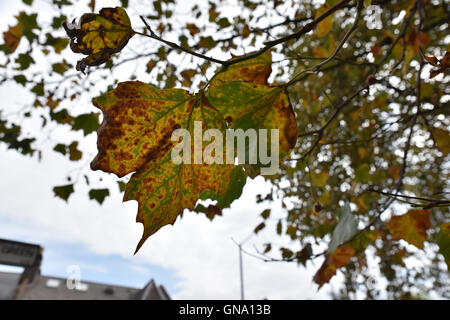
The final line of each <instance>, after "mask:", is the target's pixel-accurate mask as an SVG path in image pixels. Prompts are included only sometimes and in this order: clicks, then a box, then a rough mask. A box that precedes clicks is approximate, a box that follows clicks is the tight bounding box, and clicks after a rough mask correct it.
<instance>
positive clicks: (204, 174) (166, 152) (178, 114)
mask: <svg viewBox="0 0 450 320" xmlns="http://www.w3.org/2000/svg"><path fill="white" fill-rule="evenodd" d="M94 104H95V105H96V106H97V107H98V108H100V109H101V110H102V112H103V114H104V120H103V123H102V124H101V126H100V128H99V130H98V155H97V156H96V158H95V159H94V160H93V161H92V163H91V168H92V169H93V170H98V169H100V170H103V171H106V172H112V173H115V174H116V175H118V176H119V177H122V176H124V175H126V174H128V173H131V172H134V174H133V175H132V176H131V179H130V181H129V182H128V184H127V186H126V189H125V195H124V201H128V200H137V201H138V202H139V211H138V216H137V221H138V222H141V223H142V224H143V225H144V235H143V236H142V239H141V241H140V242H139V244H138V247H137V250H138V249H139V248H140V247H141V246H142V244H143V243H144V241H145V240H146V239H147V238H148V237H149V236H150V235H152V234H153V233H155V232H156V231H157V230H158V229H160V228H161V227H163V226H164V225H167V224H173V223H174V222H175V220H176V218H177V216H178V215H180V214H181V213H182V212H183V210H184V209H189V210H192V209H194V207H195V204H196V202H197V200H198V199H199V197H200V195H201V194H202V192H203V191H204V190H211V191H212V192H214V193H215V194H220V195H225V193H226V192H227V190H228V186H229V184H230V175H231V172H232V169H233V168H234V164H231V165H229V164H181V165H175V164H174V163H173V162H172V159H171V152H170V151H171V149H172V148H173V147H174V145H175V144H177V142H174V141H172V140H171V135H172V132H173V131H174V130H175V129H177V128H185V129H187V130H189V132H190V133H191V137H193V139H194V132H193V130H194V121H197V120H198V121H203V125H204V126H205V127H209V128H211V127H214V128H217V129H219V130H221V131H224V130H225V128H226V122H225V120H224V119H223V117H221V115H220V113H218V112H217V110H216V109H214V108H213V107H212V106H211V105H210V104H209V102H208V101H207V100H206V98H205V97H204V96H202V95H200V96H191V95H189V94H188V93H187V92H186V91H185V90H181V89H166V90H159V89H157V88H155V87H153V86H151V85H148V84H145V83H143V82H139V81H133V82H131V81H130V82H123V83H119V85H118V86H117V88H116V89H114V90H112V91H110V92H108V93H106V94H104V95H102V96H100V97H98V98H96V99H95V100H94ZM203 129H205V128H203ZM202 151H203V149H202ZM191 154H192V155H194V152H193V151H192V152H191ZM191 163H193V161H191Z"/></svg>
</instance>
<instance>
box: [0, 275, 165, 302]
mask: <svg viewBox="0 0 450 320" xmlns="http://www.w3.org/2000/svg"><path fill="white" fill-rule="evenodd" d="M19 279H20V274H18V273H12V272H0V299H3V300H10V299H13V298H14V295H15V293H16V290H17V288H18V284H19V283H18V281H19ZM66 282H67V279H64V278H58V277H48V276H41V275H39V274H38V275H36V277H35V278H34V280H33V281H32V282H31V283H30V284H28V285H26V286H25V287H24V288H23V290H21V291H20V293H19V294H18V295H17V296H16V297H15V298H16V299H18V300H170V297H169V295H168V294H167V292H166V290H165V289H164V287H163V286H161V285H160V286H158V285H156V283H155V281H154V280H153V279H152V280H150V282H149V283H148V284H147V285H146V286H145V287H144V288H142V289H139V288H132V287H124V286H116V285H109V284H102V283H96V282H84V281H83V282H81V283H80V285H79V286H77V287H76V288H75V289H69V286H67V284H66Z"/></svg>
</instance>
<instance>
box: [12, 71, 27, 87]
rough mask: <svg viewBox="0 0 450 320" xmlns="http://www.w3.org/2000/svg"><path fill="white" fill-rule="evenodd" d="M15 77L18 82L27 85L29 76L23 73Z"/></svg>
mask: <svg viewBox="0 0 450 320" xmlns="http://www.w3.org/2000/svg"><path fill="white" fill-rule="evenodd" d="M13 79H14V81H16V82H17V83H19V84H21V85H22V86H24V87H25V85H26V84H27V82H28V80H27V78H26V77H25V76H24V75H23V74H18V75H15V76H14V77H13Z"/></svg>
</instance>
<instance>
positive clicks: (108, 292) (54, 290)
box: [0, 239, 170, 300]
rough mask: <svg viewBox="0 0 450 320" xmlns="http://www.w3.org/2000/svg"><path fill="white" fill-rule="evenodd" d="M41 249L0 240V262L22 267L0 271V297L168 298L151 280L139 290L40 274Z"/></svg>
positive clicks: (28, 298) (46, 298)
mask: <svg viewBox="0 0 450 320" xmlns="http://www.w3.org/2000/svg"><path fill="white" fill-rule="evenodd" d="M43 250H44V249H43V248H42V247H41V246H39V245H35V244H30V243H24V242H18V241H11V240H6V239H0V264H7V265H11V266H20V267H24V270H23V272H22V274H19V273H14V272H0V300H11V299H17V300H170V297H169V295H168V294H167V291H166V290H165V289H164V287H163V286H161V285H160V286H158V285H157V284H156V283H155V281H154V280H153V279H151V280H150V281H149V282H148V283H147V285H145V287H144V288H142V289H140V288H132V287H124V286H115V285H110V284H103V283H96V282H80V281H78V282H74V281H68V280H67V279H64V278H58V277H49V276H43V275H41V273H40V267H41V262H42V257H43V255H42V253H43Z"/></svg>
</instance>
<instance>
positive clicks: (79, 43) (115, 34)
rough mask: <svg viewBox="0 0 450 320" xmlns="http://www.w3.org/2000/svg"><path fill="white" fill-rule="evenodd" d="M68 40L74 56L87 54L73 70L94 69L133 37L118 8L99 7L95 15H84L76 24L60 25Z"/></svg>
mask: <svg viewBox="0 0 450 320" xmlns="http://www.w3.org/2000/svg"><path fill="white" fill-rule="evenodd" d="M63 27H64V30H66V33H67V35H68V36H69V38H70V48H71V49H72V51H73V52H75V53H83V54H85V55H88V56H87V57H86V58H84V59H81V60H80V61H78V62H77V66H76V68H77V70H79V71H82V72H83V73H84V70H85V69H86V67H87V66H98V65H100V64H102V63H105V62H106V61H108V60H109V58H110V57H111V55H112V54H114V53H117V52H120V51H121V50H122V49H123V48H124V47H125V46H126V45H127V43H128V40H129V39H130V38H131V37H132V36H133V35H134V31H133V29H132V28H131V22H130V18H129V17H128V15H127V13H126V11H125V9H124V8H122V7H116V8H103V9H101V10H100V13H99V14H95V13H85V14H83V15H82V16H81V18H80V21H79V23H78V24H76V23H75V20H73V21H72V23H67V21H65V22H63Z"/></svg>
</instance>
